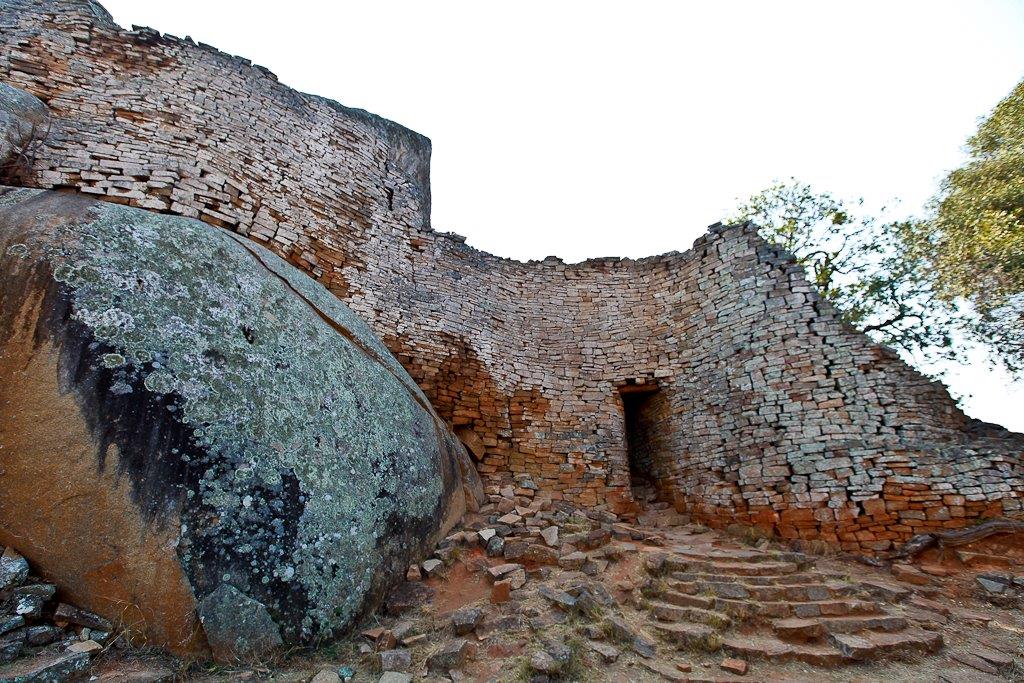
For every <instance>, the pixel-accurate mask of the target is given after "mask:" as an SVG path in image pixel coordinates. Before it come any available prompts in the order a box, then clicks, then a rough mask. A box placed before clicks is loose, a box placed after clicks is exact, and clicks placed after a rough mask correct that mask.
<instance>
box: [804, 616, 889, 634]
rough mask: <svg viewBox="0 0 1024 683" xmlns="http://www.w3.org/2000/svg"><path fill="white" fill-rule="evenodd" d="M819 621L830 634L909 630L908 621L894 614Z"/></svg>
mask: <svg viewBox="0 0 1024 683" xmlns="http://www.w3.org/2000/svg"><path fill="white" fill-rule="evenodd" d="M818 621H820V622H821V624H822V626H824V627H825V630H826V631H828V632H829V633H860V632H861V631H902V630H903V629H905V628H907V620H906V619H904V618H903V617H899V616H894V615H892V614H867V615H862V614H853V615H848V616H845V617H822V618H820V619H819V620H818Z"/></svg>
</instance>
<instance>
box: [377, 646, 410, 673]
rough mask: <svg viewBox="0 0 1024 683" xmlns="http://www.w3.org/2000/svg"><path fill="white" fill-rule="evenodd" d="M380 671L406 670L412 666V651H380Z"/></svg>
mask: <svg viewBox="0 0 1024 683" xmlns="http://www.w3.org/2000/svg"><path fill="white" fill-rule="evenodd" d="M380 668H381V670H382V671H399V672H408V671H409V669H410V668H412V653H411V652H409V650H401V649H400V650H384V651H383V652H381V653H380Z"/></svg>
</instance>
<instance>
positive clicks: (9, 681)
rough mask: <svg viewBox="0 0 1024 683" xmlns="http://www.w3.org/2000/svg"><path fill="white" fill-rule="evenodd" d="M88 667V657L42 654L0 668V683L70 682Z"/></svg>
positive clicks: (85, 655) (77, 653)
mask: <svg viewBox="0 0 1024 683" xmlns="http://www.w3.org/2000/svg"><path fill="white" fill-rule="evenodd" d="M88 667H89V655H88V654H86V653H85V652H76V653H72V654H52V653H44V654H40V655H38V656H36V657H29V658H25V659H19V660H18V661H16V662H14V663H12V664H6V665H4V666H0V681H4V683H50V682H53V683H56V682H58V681H67V680H72V679H73V678H74V677H76V676H79V675H81V674H82V672H84V671H85V670H86V669H87V668H88Z"/></svg>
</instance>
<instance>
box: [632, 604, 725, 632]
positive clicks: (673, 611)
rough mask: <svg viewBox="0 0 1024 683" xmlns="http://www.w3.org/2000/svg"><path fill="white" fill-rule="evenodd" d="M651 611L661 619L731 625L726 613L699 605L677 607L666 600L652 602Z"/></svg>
mask: <svg viewBox="0 0 1024 683" xmlns="http://www.w3.org/2000/svg"><path fill="white" fill-rule="evenodd" d="M651 613H652V614H654V616H655V617H656V618H658V619H660V620H661V621H688V622H695V623H698V624H706V625H708V626H712V627H714V628H717V629H725V628H729V627H730V626H731V625H732V618H731V617H729V615H728V614H723V613H722V612H718V611H715V610H709V609H702V608H700V607H679V606H678V605H671V604H669V603H666V602H652V603H651Z"/></svg>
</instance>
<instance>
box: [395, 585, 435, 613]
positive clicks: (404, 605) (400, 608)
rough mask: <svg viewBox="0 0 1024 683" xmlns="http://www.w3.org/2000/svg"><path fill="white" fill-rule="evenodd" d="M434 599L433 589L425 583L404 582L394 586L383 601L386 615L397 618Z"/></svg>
mask: <svg viewBox="0 0 1024 683" xmlns="http://www.w3.org/2000/svg"><path fill="white" fill-rule="evenodd" d="M433 597H434V589H433V588H431V587H430V586H428V585H426V584H425V583H420V582H418V581H417V582H412V581H406V582H405V583H400V584H398V585H397V586H395V588H394V589H392V591H391V592H390V593H388V597H387V599H386V600H385V601H384V609H385V610H386V611H387V613H388V614H390V615H393V616H397V615H400V614H405V613H406V612H408V611H409V610H411V609H416V608H418V607H421V606H423V605H425V604H427V603H428V602H430V600H431V599H433Z"/></svg>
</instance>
